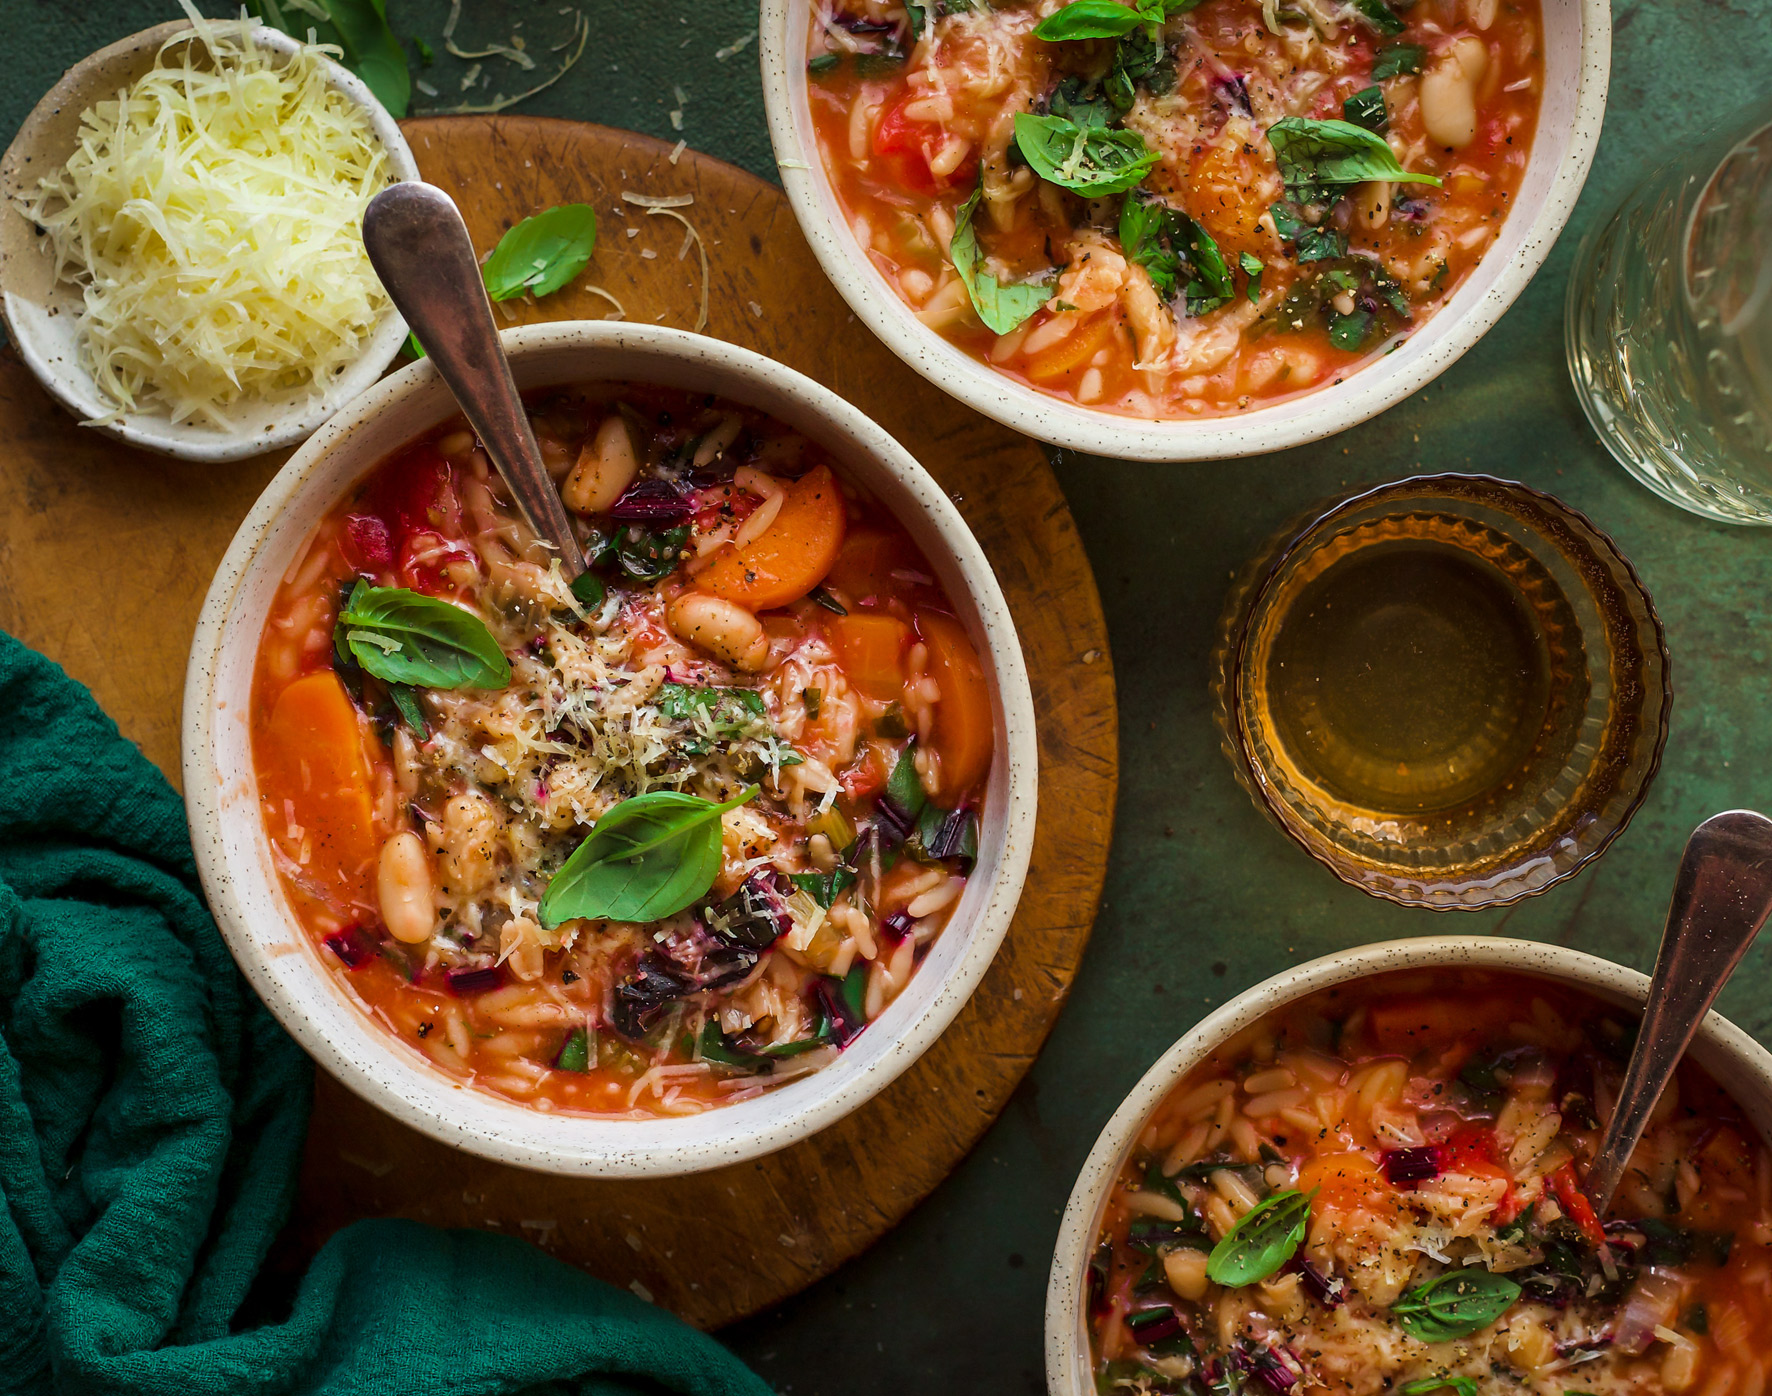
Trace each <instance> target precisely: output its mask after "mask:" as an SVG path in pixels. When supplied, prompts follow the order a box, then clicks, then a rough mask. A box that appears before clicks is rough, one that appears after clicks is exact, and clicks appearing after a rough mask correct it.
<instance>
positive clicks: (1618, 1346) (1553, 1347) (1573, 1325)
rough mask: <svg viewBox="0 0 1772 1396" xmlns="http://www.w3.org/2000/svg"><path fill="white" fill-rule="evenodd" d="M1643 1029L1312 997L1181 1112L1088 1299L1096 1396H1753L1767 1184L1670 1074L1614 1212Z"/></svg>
mask: <svg viewBox="0 0 1772 1396" xmlns="http://www.w3.org/2000/svg"><path fill="white" fill-rule="evenodd" d="M1634 1032H1635V1020H1634V1018H1631V1017H1627V1016H1626V1015H1625V1014H1623V1013H1621V1012H1619V1011H1618V1010H1615V1009H1613V1008H1610V1007H1609V1006H1607V1005H1605V1004H1602V1003H1600V1002H1598V1001H1597V1000H1595V999H1592V998H1590V997H1588V996H1587V995H1586V994H1583V993H1581V992H1578V991H1576V990H1574V989H1570V988H1566V987H1563V986H1560V985H1557V984H1553V983H1551V982H1549V981H1544V980H1539V979H1535V978H1527V977H1524V976H1518V975H1509V974H1502V973H1490V972H1483V971H1473V970H1468V969H1467V970H1459V971H1435V972H1420V973H1418V972H1407V973H1400V974H1386V975H1379V976H1375V977H1373V978H1371V979H1368V980H1365V981H1362V982H1359V983H1356V984H1352V985H1346V986H1342V987H1339V988H1336V989H1330V990H1324V991H1321V992H1319V993H1316V994H1313V995H1311V996H1309V997H1306V998H1304V999H1301V1000H1299V1001H1297V1002H1296V1003H1293V1004H1291V1005H1288V1006H1287V1007H1286V1008H1284V1009H1282V1010H1280V1011H1278V1012H1276V1013H1274V1014H1272V1015H1270V1016H1269V1017H1268V1018H1266V1019H1264V1020H1263V1021H1261V1022H1260V1023H1258V1024H1256V1025H1255V1026H1253V1027H1251V1028H1249V1029H1247V1030H1245V1031H1244V1032H1242V1033H1240V1034H1239V1035H1237V1036H1236V1037H1235V1038H1233V1039H1232V1040H1231V1041H1229V1042H1227V1043H1225V1044H1224V1046H1223V1047H1221V1048H1219V1049H1218V1050H1217V1051H1216V1052H1214V1053H1213V1055H1212V1056H1211V1058H1210V1059H1208V1060H1207V1062H1206V1063H1205V1064H1203V1065H1202V1066H1200V1067H1199V1068H1198V1069H1197V1070H1195V1071H1194V1072H1192V1073H1191V1074H1190V1075H1189V1076H1188V1078H1187V1079H1186V1080H1185V1081H1183V1082H1182V1084H1181V1085H1179V1086H1177V1087H1176V1088H1175V1089H1174V1090H1173V1091H1172V1092H1171V1093H1170V1094H1169V1096H1168V1097H1167V1098H1166V1099H1165V1100H1164V1102H1163V1103H1162V1105H1161V1106H1159V1107H1158V1109H1157V1111H1156V1112H1155V1114H1154V1115H1153V1117H1152V1119H1151V1120H1150V1122H1149V1123H1148V1124H1147V1125H1146V1127H1145V1128H1144V1130H1143V1131H1142V1133H1141V1134H1140V1136H1139V1138H1138V1140H1137V1142H1136V1144H1135V1146H1134V1150H1133V1154H1132V1157H1131V1159H1130V1160H1129V1161H1128V1163H1127V1165H1126V1167H1125V1169H1124V1170H1123V1171H1122V1173H1121V1175H1120V1177H1119V1179H1118V1181H1117V1183H1116V1185H1115V1187H1114V1189H1113V1191H1112V1193H1111V1194H1110V1199H1109V1202H1108V1206H1107V1213H1106V1217H1105V1221H1104V1224H1103V1229H1102V1233H1101V1236H1100V1238H1099V1244H1098V1249H1097V1251H1096V1254H1095V1256H1094V1260H1093V1263H1092V1265H1091V1268H1090V1275H1089V1296H1088V1305H1089V1312H1088V1323H1089V1328H1090V1337H1091V1343H1092V1351H1093V1355H1094V1359H1095V1370H1096V1376H1097V1382H1098V1385H1099V1387H1100V1389H1101V1391H1102V1392H1104V1393H1151V1392H1188V1393H1193V1394H1194V1396H1208V1393H1210V1396H1243V1394H1244V1393H1248V1394H1249V1396H1253V1393H1257V1392H1266V1393H1269V1396H1275V1393H1288V1392H1294V1391H1296V1392H1297V1393H1299V1396H1304V1394H1305V1393H1307V1392H1310V1391H1312V1390H1325V1391H1328V1392H1333V1393H1347V1396H1377V1394H1378V1393H1394V1394H1395V1396H1433V1394H1434V1393H1441V1392H1443V1393H1447V1396H1478V1393H1503V1392H1507V1393H1516V1392H1530V1393H1538V1394H1539V1396H1570V1393H1574V1396H1624V1393H1631V1392H1635V1393H1660V1392H1685V1391H1691V1392H1694V1393H1699V1392H1702V1393H1706V1396H1724V1393H1745V1392H1756V1393H1757V1392H1760V1391H1762V1390H1763V1389H1764V1384H1765V1380H1766V1371H1767V1364H1768V1360H1769V1354H1772V1346H1769V1345H1768V1343H1767V1339H1766V1336H1765V1334H1766V1331H1767V1324H1768V1321H1769V1320H1772V1249H1769V1248H1772V1157H1769V1156H1768V1152H1767V1149H1766V1146H1765V1144H1764V1142H1763V1141H1762V1140H1761V1138H1760V1137H1759V1135H1758V1134H1757V1133H1756V1132H1755V1130H1754V1128H1753V1126H1752V1124H1751V1123H1750V1122H1749V1121H1748V1120H1747V1118H1746V1116H1745V1115H1744V1114H1743V1112H1742V1110H1741V1109H1740V1107H1739V1106H1738V1105H1736V1103H1735V1102H1734V1101H1733V1100H1731V1099H1730V1098H1729V1097H1728V1096H1727V1095H1725V1094H1724V1093H1723V1092H1722V1091H1721V1090H1720V1089H1719V1088H1718V1086H1717V1085H1716V1083H1715V1082H1714V1081H1712V1080H1711V1079H1710V1077H1708V1076H1707V1075H1706V1074H1705V1073H1704V1072H1703V1071H1702V1070H1701V1069H1700V1068H1699V1067H1698V1066H1697V1065H1696V1064H1694V1063H1692V1062H1686V1063H1685V1064H1683V1065H1682V1066H1681V1068H1680V1071H1679V1075H1678V1077H1677V1080H1676V1081H1675V1083H1674V1084H1673V1085H1671V1086H1670V1087H1669V1089H1668V1092H1667V1094H1666V1095H1665V1096H1664V1097H1663V1099H1662V1101H1661V1103H1660V1105H1659V1107H1658V1108H1657V1110H1656V1112H1655V1115H1654V1117H1653V1119H1652V1120H1651V1122H1650V1126H1649V1130H1648V1132H1647V1133H1646V1134H1645V1136H1644V1138H1643V1142H1642V1143H1641V1145H1640V1146H1639V1147H1638V1149H1637V1151H1636V1153H1635V1154H1634V1155H1633V1156H1632V1159H1631V1163H1630V1169H1629V1171H1628V1172H1627V1174H1626V1176H1625V1181H1624V1183H1623V1185H1622V1187H1621V1188H1620V1190H1619V1194H1618V1197H1617V1199H1616V1200H1615V1202H1614V1204H1613V1213H1612V1215H1611V1216H1609V1217H1608V1218H1606V1219H1604V1220H1602V1219H1601V1218H1599V1217H1597V1216H1596V1214H1595V1212H1594V1210H1593V1207H1592V1206H1591V1204H1590V1203H1589V1201H1588V1199H1587V1197H1586V1196H1585V1194H1584V1193H1583V1192H1582V1179H1583V1176H1584V1173H1585V1169H1586V1167H1587V1165H1588V1163H1589V1161H1590V1160H1591V1159H1592V1157H1593V1154H1594V1151H1595V1149H1596V1147H1597V1145H1598V1142H1599V1136H1600V1134H1601V1132H1602V1129H1603V1125H1604V1122H1605V1120H1606V1119H1607V1118H1608V1116H1609V1114H1610V1111H1611V1108H1612V1104H1613V1101H1614V1100H1615V1098H1616V1092H1617V1090H1618V1086H1619V1082H1620V1080H1621V1079H1622V1076H1623V1069H1624V1062H1625V1060H1626V1058H1627V1057H1628V1055H1629V1049H1630V1045H1631V1042H1632V1040H1633V1035H1634Z"/></svg>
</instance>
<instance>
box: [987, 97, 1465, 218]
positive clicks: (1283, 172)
mask: <svg viewBox="0 0 1772 1396" xmlns="http://www.w3.org/2000/svg"><path fill="white" fill-rule="evenodd" d="M1020 121H1021V118H1020V117H1017V118H1016V123H1017V125H1018V126H1019V124H1020ZM1267 139H1268V144H1269V145H1271V146H1273V148H1274V159H1275V160H1276V161H1278V163H1279V166H1280V178H1281V179H1282V180H1284V181H1285V184H1286V192H1287V193H1288V194H1290V195H1292V196H1293V197H1294V198H1308V197H1311V196H1313V195H1315V194H1317V193H1318V192H1320V190H1321V188H1322V186H1324V185H1336V184H1363V183H1365V182H1366V181H1367V180H1369V179H1388V180H1393V181H1396V182H1398V183H1404V184H1438V183H1439V182H1440V179H1439V176H1438V175H1428V174H1411V173H1410V172H1409V171H1408V170H1405V169H1404V168H1403V167H1402V166H1401V165H1399V164H1398V163H1397V157H1396V155H1395V154H1394V153H1392V151H1391V148H1390V146H1389V145H1388V144H1386V142H1385V139H1384V137H1383V136H1381V135H1379V134H1378V133H1377V132H1376V131H1368V130H1367V129H1366V128H1365V127H1364V126H1355V125H1354V124H1353V123H1352V122H1351V121H1318V120H1316V119H1314V118H1312V117H1308V116H1287V117H1282V118H1281V119H1280V120H1278V121H1276V122H1275V123H1274V124H1273V125H1272V126H1270V127H1268V128H1267Z"/></svg>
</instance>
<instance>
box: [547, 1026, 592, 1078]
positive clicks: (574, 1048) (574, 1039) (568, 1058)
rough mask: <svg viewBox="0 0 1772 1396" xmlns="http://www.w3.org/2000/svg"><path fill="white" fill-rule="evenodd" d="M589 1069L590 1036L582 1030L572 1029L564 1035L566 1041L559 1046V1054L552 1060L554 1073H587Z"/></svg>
mask: <svg viewBox="0 0 1772 1396" xmlns="http://www.w3.org/2000/svg"><path fill="white" fill-rule="evenodd" d="M590 1069H591V1035H590V1034H589V1033H588V1032H586V1031H585V1030H584V1029H583V1028H574V1029H573V1030H572V1031H571V1032H569V1033H567V1034H566V1041H565V1042H563V1043H561V1044H560V1054H559V1055H558V1056H557V1057H555V1058H554V1070H556V1071H589V1070H590Z"/></svg>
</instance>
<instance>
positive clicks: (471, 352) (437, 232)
mask: <svg viewBox="0 0 1772 1396" xmlns="http://www.w3.org/2000/svg"><path fill="white" fill-rule="evenodd" d="M363 245H364V247H365V248H366V249H367V250H368V252H369V260H370V262H371V264H372V265H373V266H374V267H375V272H376V275H377V276H379V277H380V278H381V283H382V285H383V286H384V287H386V288H387V292H388V295H389V296H390V297H392V298H393V302H394V305H395V307H396V308H397V309H398V310H399V312H400V314H401V315H403V316H405V317H406V323H407V324H409V325H411V326H412V329H413V332H414V333H416V334H417V335H418V339H419V343H420V344H422V345H424V348H425V353H426V354H428V355H429V356H430V359H431V362H432V363H434V364H436V366H437V372H439V373H440V374H442V375H443V381H444V382H445V383H447V384H448V385H449V390H450V392H452V393H454V394H455V400H456V401H457V402H458V403H459V404H461V410H462V411H463V412H464V413H465V414H466V416H467V419H468V424H469V425H470V426H472V427H473V429H474V432H475V434H476V435H478V436H479V438H480V442H481V444H482V445H484V446H485V447H486V452H487V454H488V455H490V456H491V457H492V463H493V464H494V465H496V466H497V467H498V470H499V473H500V474H501V475H503V476H504V478H505V481H506V483H507V484H509V485H510V487H511V493H512V494H513V495H515V496H516V500H517V505H518V507H519V508H521V509H522V511H523V517H524V518H525V519H527V520H528V521H529V526H530V527H531V528H533V529H534V530H535V532H536V534H537V535H538V536H539V537H540V538H541V539H542V540H543V541H544V542H546V543H548V544H550V545H552V547H553V548H554V549H555V551H556V553H557V554H558V556H559V558H560V565H561V567H562V568H563V569H564V571H565V573H566V577H567V580H568V581H570V580H571V579H572V578H574V577H576V576H578V574H579V573H580V572H582V571H584V566H585V565H584V556H583V554H582V553H580V552H579V548H578V541H577V539H575V538H574V537H573V536H572V524H571V521H570V520H569V519H568V518H567V517H566V509H565V507H564V506H563V505H562V504H561V503H560V494H559V491H558V490H556V489H555V488H554V482H553V481H552V480H550V479H549V478H548V473H547V470H546V469H545V468H544V467H543V465H542V461H541V449H540V447H538V446H537V445H536V444H535V432H534V431H533V430H532V429H531V428H530V425H529V414H528V413H526V412H525V411H524V410H523V399H522V398H520V397H519V396H518V395H517V384H516V382H515V381H514V380H513V379H512V378H511V366H510V363H509V362H508V361H507V360H506V359H505V355H504V350H503V348H502V347H501V346H500V345H499V342H498V329H497V327H496V326H495V325H494V324H493V322H492V302H491V301H490V300H488V299H487V297H486V286H485V283H484V282H483V281H482V280H481V276H480V264H479V262H478V261H477V260H476V259H475V257H474V244H473V243H472V242H471V241H470V240H469V239H468V229H467V225H466V224H465V223H463V222H462V218H461V211H460V210H459V209H457V208H456V206H455V201H454V200H453V199H451V198H450V197H449V195H447V194H445V193H444V192H443V191H442V190H441V189H439V188H437V187H436V186H435V185H432V184H421V183H419V182H418V181H417V180H410V181H406V182H404V183H400V184H394V185H391V186H389V187H388V188H387V189H384V190H383V191H382V192H381V193H379V194H377V195H376V196H375V197H374V198H373V199H371V200H370V201H369V207H368V208H367V209H365V210H364V213H363Z"/></svg>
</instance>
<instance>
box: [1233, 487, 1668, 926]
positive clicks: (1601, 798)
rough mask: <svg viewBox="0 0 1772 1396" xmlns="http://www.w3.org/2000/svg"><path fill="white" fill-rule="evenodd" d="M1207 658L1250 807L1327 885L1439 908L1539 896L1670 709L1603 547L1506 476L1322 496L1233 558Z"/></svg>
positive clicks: (1635, 593)
mask: <svg viewBox="0 0 1772 1396" xmlns="http://www.w3.org/2000/svg"><path fill="white" fill-rule="evenodd" d="M1213 659H1214V662H1213V693H1214V697H1215V699H1216V700H1217V702H1216V707H1217V715H1218V721H1219V724H1220V727H1221V730H1222V732H1223V735H1224V740H1225V751H1226V754H1227V755H1228V756H1229V757H1230V759H1231V763H1232V766H1233V768H1234V769H1235V771H1236V773H1237V777H1238V779H1239V781H1240V782H1241V783H1242V784H1243V786H1244V787H1245V788H1246V789H1247V790H1248V791H1249V792H1250V794H1251V795H1252V796H1254V798H1255V801H1256V804H1257V805H1258V806H1259V807H1260V808H1261V809H1262V810H1263V811H1264V812H1265V813H1266V814H1267V815H1268V816H1269V817H1270V818H1271V819H1272V820H1273V821H1274V822H1275V823H1276V824H1278V825H1279V826H1280V828H1281V829H1282V830H1284V831H1285V832H1286V833H1287V834H1288V835H1290V836H1291V837H1292V838H1293V839H1294V840H1295V841H1297V842H1298V843H1299V844H1300V845H1302V846H1303V848H1304V849H1305V850H1306V851H1307V852H1308V853H1310V855H1311V856H1312V857H1314V858H1316V859H1317V860H1318V861H1319V862H1321V863H1323V864H1324V865H1325V866H1326V867H1328V868H1329V869H1330V871H1332V872H1333V873H1335V875H1336V876H1337V877H1339V878H1341V879H1342V880H1343V881H1345V882H1349V883H1352V884H1353V885H1354V886H1356V887H1359V888H1360V889H1361V890H1363V891H1366V892H1370V893H1372V894H1373V895H1374V896H1380V897H1386V898H1389V899H1390V900H1392V901H1396V902H1402V903H1404V904H1405V905H1410V906H1426V907H1433V908H1436V909H1439V910H1477V909H1479V908H1482V907H1487V906H1498V905H1502V904H1504V903H1507V902H1511V901H1516V900H1518V899H1519V898H1521V897H1526V896H1531V895H1532V894H1534V893H1536V892H1542V891H1543V890H1544V889H1545V888H1547V887H1549V886H1551V885H1552V884H1553V883H1556V882H1558V881H1561V880H1562V879H1563V878H1565V877H1568V876H1570V875H1571V874H1573V873H1574V872H1576V871H1577V870H1578V869H1580V868H1581V867H1582V866H1583V865H1584V864H1586V863H1587V862H1588V861H1590V860H1591V859H1593V858H1595V857H1597V856H1598V855H1599V854H1600V853H1601V852H1602V851H1604V849H1605V848H1606V846H1607V845H1608V844H1609V843H1610V842H1611V841H1612V840H1613V838H1615V837H1616V836H1617V835H1618V833H1619V831H1620V830H1622V829H1623V828H1624V826H1625V825H1626V824H1627V823H1628V822H1629V820H1630V818H1631V816H1632V815H1633V814H1634V813H1635V812H1636V810H1637V808H1638V806H1640V805H1641V804H1642V802H1643V798H1644V795H1645V794H1646V793H1647V790H1648V787H1649V782H1650V780H1651V779H1652V778H1653V776H1654V774H1655V771H1656V768H1657V767H1658V766H1659V764H1660V761H1661V751H1662V747H1663V745H1664V744H1665V742H1666V740H1667V722H1668V712H1669V709H1670V706H1671V704H1672V702H1673V690H1672V688H1671V687H1670V684H1669V676H1668V668H1669V665H1668V654H1667V643H1666V638H1665V636H1664V634H1663V632H1662V628H1661V621H1660V618H1659V617H1658V616H1657V615H1656V613H1655V606H1654V603H1653V602H1652V601H1651V600H1650V597H1649V593H1648V592H1647V591H1646V590H1645V589H1644V587H1643V584H1642V582H1641V581H1640V580H1639V579H1638V577H1637V574H1636V571H1635V570H1634V569H1633V568H1632V567H1631V565H1630V563H1629V562H1628V561H1626V560H1625V558H1624V556H1623V555H1622V554H1621V553H1620V552H1619V551H1618V548H1617V547H1616V545H1614V544H1613V542H1612V540H1611V539H1610V538H1608V537H1607V536H1606V535H1605V534H1604V533H1602V532H1601V531H1600V530H1599V529H1597V528H1596V527H1594V525H1593V524H1592V523H1591V522H1590V521H1589V520H1587V519H1586V518H1584V517H1583V516H1582V515H1581V514H1579V513H1577V512H1576V511H1575V510H1573V509H1571V508H1569V507H1568V506H1567V505H1566V504H1563V503H1561V502H1560V501H1558V500H1556V499H1553V498H1551V497H1550V496H1549V495H1546V494H1541V493H1539V492H1538V491H1536V490H1531V489H1527V488H1526V487H1525V486H1524V485H1518V484H1513V483H1510V482H1508V481H1505V480H1496V479H1491V478H1489V477H1487V476H1476V475H1429V476H1418V477H1415V478H1413V479H1408V480H1401V481H1397V482H1395V483H1392V484H1387V485H1381V486H1378V487H1376V488H1372V489H1366V490H1362V491H1360V492H1357V493H1355V494H1351V495H1347V496H1344V497H1342V498H1340V499H1336V500H1334V501H1331V502H1330V503H1327V504H1324V505H1320V506H1318V507H1317V508H1315V509H1312V510H1310V511H1308V513H1307V514H1306V515H1305V516H1304V517H1302V518H1301V519H1299V520H1296V521H1294V522H1293V523H1292V524H1291V525H1289V526H1288V527H1287V528H1285V529H1283V530H1282V531H1281V532H1280V533H1279V534H1278V535H1276V536H1275V537H1274V538H1273V539H1272V540H1271V541H1270V543H1269V545H1268V546H1267V548H1266V549H1265V550H1264V551H1263V552H1262V553H1261V554H1260V555H1258V556H1257V557H1256V558H1255V559H1254V560H1252V561H1251V562H1250V563H1249V565H1248V566H1246V567H1245V568H1244V569H1243V570H1242V572H1241V573H1240V574H1239V576H1238V579H1237V581H1236V583H1235V584H1234V585H1233V587H1232V590H1231V594H1230V597H1229V599H1228V601H1227V602H1226V607H1225V613H1224V616H1223V618H1222V620H1221V622H1220V628H1219V637H1218V644H1217V647H1216V650H1215V653H1214V657H1213Z"/></svg>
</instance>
